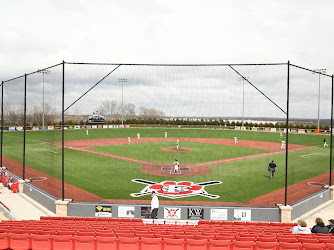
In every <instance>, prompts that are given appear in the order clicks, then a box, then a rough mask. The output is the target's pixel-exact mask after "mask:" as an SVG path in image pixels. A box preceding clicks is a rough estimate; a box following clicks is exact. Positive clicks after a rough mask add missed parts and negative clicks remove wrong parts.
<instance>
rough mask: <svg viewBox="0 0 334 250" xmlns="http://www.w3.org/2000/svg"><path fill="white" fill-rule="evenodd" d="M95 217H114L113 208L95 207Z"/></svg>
mask: <svg viewBox="0 0 334 250" xmlns="http://www.w3.org/2000/svg"><path fill="white" fill-rule="evenodd" d="M95 217H112V208H111V206H95Z"/></svg>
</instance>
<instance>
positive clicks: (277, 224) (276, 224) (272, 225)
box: [269, 222, 282, 227]
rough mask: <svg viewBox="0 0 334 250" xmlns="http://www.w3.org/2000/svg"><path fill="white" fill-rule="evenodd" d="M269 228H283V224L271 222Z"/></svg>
mask: <svg viewBox="0 0 334 250" xmlns="http://www.w3.org/2000/svg"><path fill="white" fill-rule="evenodd" d="M269 226H271V227H281V226H282V223H281V222H270V223H269Z"/></svg>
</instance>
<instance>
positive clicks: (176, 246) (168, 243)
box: [164, 238, 185, 250]
mask: <svg viewBox="0 0 334 250" xmlns="http://www.w3.org/2000/svg"><path fill="white" fill-rule="evenodd" d="M164 243H165V244H164V250H184V248H185V240H184V239H168V238H165V239H164Z"/></svg>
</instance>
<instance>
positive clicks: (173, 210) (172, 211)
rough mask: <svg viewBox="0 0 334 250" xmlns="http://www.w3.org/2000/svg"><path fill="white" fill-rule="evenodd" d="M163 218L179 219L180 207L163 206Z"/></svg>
mask: <svg viewBox="0 0 334 250" xmlns="http://www.w3.org/2000/svg"><path fill="white" fill-rule="evenodd" d="M164 218H165V219H173V220H179V219H181V208H179V207H165V208H164Z"/></svg>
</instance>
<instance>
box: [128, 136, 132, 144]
mask: <svg viewBox="0 0 334 250" xmlns="http://www.w3.org/2000/svg"><path fill="white" fill-rule="evenodd" d="M130 143H131V138H130V136H129V137H128V145H130Z"/></svg>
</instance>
